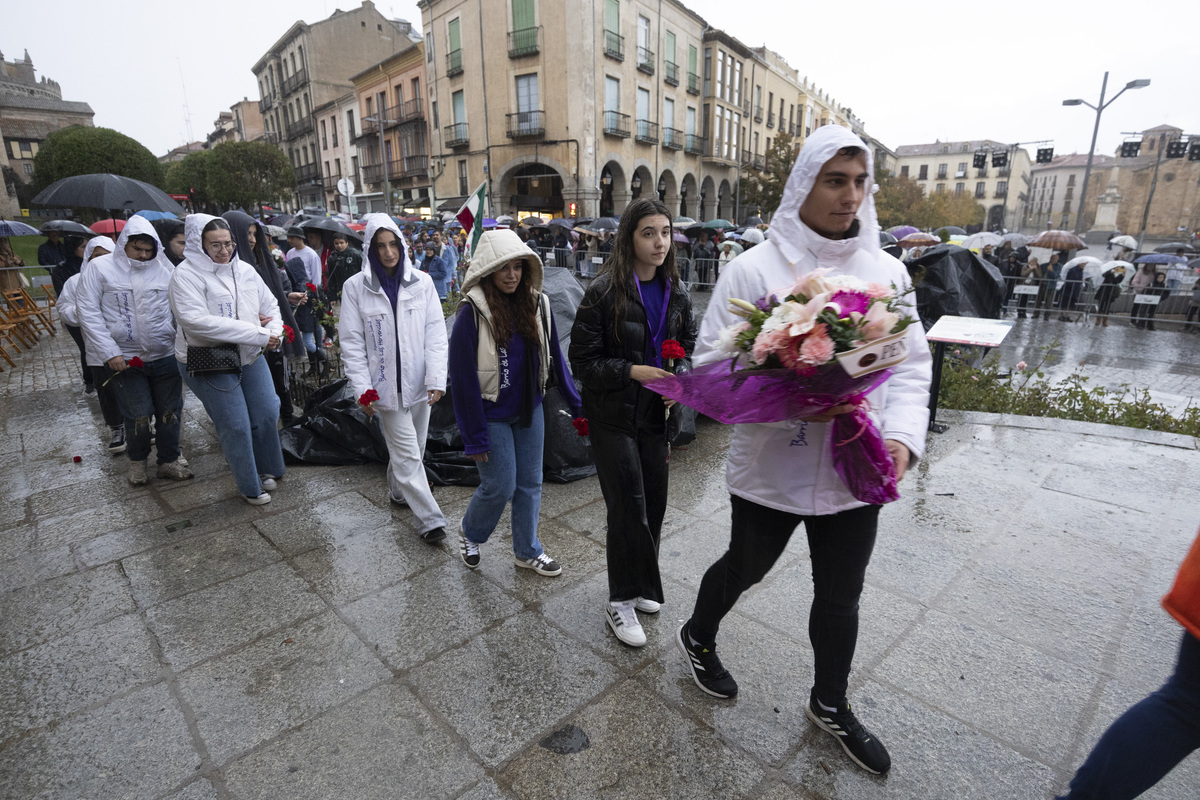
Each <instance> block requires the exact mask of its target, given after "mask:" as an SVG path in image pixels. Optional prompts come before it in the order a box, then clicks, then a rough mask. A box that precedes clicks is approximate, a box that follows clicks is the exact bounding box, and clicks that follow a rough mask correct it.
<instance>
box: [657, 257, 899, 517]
mask: <svg viewBox="0 0 1200 800" xmlns="http://www.w3.org/2000/svg"><path fill="white" fill-rule="evenodd" d="M905 293H906V292H898V291H897V290H896V287H895V286H883V285H881V284H876V283H867V282H865V281H862V280H860V279H858V278H855V277H853V276H849V275H837V274H831V271H830V270H828V269H817V270H813V271H812V272H809V273H808V274H806V275H804V276H803V277H801V278H800V279H799V280H798V281H797V282H796V283H795V284H794V285H793V286H791V287H788V288H786V289H780V290H777V291H775V292H773V293H771V294H769V295H766V296H763V297H760V298H758V300H757V301H755V302H753V303H752V302H749V301H747V300H742V299H738V298H733V299H731V300H730V301H729V304H730V311H732V312H733V313H734V314H736V315H737V316H739V317H741V318H742V321H740V322H738V323H735V324H733V325H731V326H729V327H727V328H725V329H724V330H723V331H721V333H720V335H719V337H718V340H717V348H718V349H719V350H720V351H721V352H723V353H725V354H727V355H729V356H730V357H731V358H730V359H729V360H727V361H721V362H717V363H715V364H707V365H705V366H702V367H699V368H697V369H695V370H693V371H692V372H689V373H686V374H684V375H675V376H672V377H670V378H660V379H658V380H655V381H650V382H649V383H647V384H646V385H647V386H648V387H649V388H650V389H652V390H654V391H656V392H658V393H659V394H661V395H663V396H665V397H670V398H672V399H674V400H678V401H679V402H680V403H683V404H684V405H687V406H690V407H692V408H694V409H696V410H697V411H699V412H701V413H702V414H705V415H707V416H709V417H712V418H713V419H716V420H718V421H719V422H724V423H745V422H780V421H783V420H790V419H800V418H804V417H812V416H817V415H820V414H823V413H825V412H827V411H829V410H830V409H831V408H833V407H835V406H839V405H843V404H852V405H855V406H857V408H855V410H854V411H853V412H852V413H848V414H840V415H838V416H836V417H834V418H833V422H832V436H831V442H832V447H833V463H834V468H835V469H836V470H837V473H838V475H839V476H841V478H842V480H843V481H844V482H845V483H846V486H847V487H848V488H849V489H850V491H851V493H852V494H853V495H854V496H855V497H856V498H858V499H859V500H862V501H864V502H868V503H885V502H889V501H891V500H895V499H896V498H897V497H899V494H898V492H897V491H896V475H895V466H894V464H893V462H892V458H891V454H890V453H888V450H887V447H886V446H885V444H884V442H883V438H882V437H881V436H880V434H879V431H878V430H877V429H876V428H875V425H874V424H873V423H872V422H871V419H870V417H869V416H868V415H867V413H866V410H865V409H864V408H863V405H864V404H865V402H866V396H867V395H868V394H869V393H870V392H871V391H873V390H874V389H875V388H876V387H877V386H879V385H880V384H881V383H883V382H884V381H885V380H887V378H888V376H889V375H891V371H890V369H889V367H893V366H895V365H896V364H899V363H900V362H902V361H903V360H904V359H905V358H906V357H907V355H908V351H907V344H906V342H905V334H904V331H905V329H906V328H907V327H908V326H909V325H911V324H912V323H913V322H915V321H916V320H915V319H913V318H911V317H909V316H907V315H905V314H903V313H902V308H903V307H904V306H906V305H909V303H907V302H906V301H904V300H903V295H904V294H905ZM781 298H782V299H781Z"/></svg>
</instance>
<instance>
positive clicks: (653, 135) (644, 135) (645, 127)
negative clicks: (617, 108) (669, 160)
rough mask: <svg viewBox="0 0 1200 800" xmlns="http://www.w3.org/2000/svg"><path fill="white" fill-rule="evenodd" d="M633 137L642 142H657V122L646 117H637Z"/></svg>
mask: <svg viewBox="0 0 1200 800" xmlns="http://www.w3.org/2000/svg"><path fill="white" fill-rule="evenodd" d="M635 138H636V139H637V140H638V141H639V142H642V143H644V144H658V123H657V122H651V121H650V120H648V119H639V120H638V121H637V136H636V137H635Z"/></svg>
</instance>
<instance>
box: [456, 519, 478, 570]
mask: <svg viewBox="0 0 1200 800" xmlns="http://www.w3.org/2000/svg"><path fill="white" fill-rule="evenodd" d="M458 555H459V557H460V558H462V561H463V563H464V564H466V565H467V568H468V569H478V568H479V545H477V544H475V543H474V542H472V541H471V540H470V539H468V538H467V534H466V533H464V532H463V529H462V526H461V525H460V526H459V528H458Z"/></svg>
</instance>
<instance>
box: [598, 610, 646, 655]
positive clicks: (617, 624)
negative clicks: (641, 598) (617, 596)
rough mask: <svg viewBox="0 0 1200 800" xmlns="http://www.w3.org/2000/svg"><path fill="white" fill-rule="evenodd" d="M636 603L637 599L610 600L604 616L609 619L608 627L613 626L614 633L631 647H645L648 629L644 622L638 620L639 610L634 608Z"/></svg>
mask: <svg viewBox="0 0 1200 800" xmlns="http://www.w3.org/2000/svg"><path fill="white" fill-rule="evenodd" d="M636 603H637V601H636V600H620V601H617V602H610V603H609V604H608V605H607V606H606V607H605V609H604V612H605V613H604V618H605V619H606V620H608V627H610V628H612V631H613V633H615V634H616V635H617V638H618V639H620V640H621V641H622V642H624V643H625V644H627V645H629V646H630V647H644V646H645V644H646V631H645V630H644V629H643V628H642V623H640V622H638V617H637V611H636V610H634V605H635V604H636Z"/></svg>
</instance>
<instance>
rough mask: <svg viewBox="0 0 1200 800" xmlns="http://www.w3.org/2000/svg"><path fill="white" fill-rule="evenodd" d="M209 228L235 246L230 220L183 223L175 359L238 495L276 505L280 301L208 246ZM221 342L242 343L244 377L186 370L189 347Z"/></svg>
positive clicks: (199, 217)
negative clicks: (271, 352)
mask: <svg viewBox="0 0 1200 800" xmlns="http://www.w3.org/2000/svg"><path fill="white" fill-rule="evenodd" d="M206 227H211V228H212V229H213V230H211V231H210V234H216V235H221V234H223V235H224V237H227V238H228V240H229V241H230V242H232V241H233V234H232V232H231V231H230V228H229V223H228V222H226V221H225V220H223V219H221V218H220V217H213V216H210V215H208V214H190V215H188V217H187V219H186V220H185V221H184V235H185V237H186V239H185V244H184V247H183V261H181V262H180V263H179V266H177V267H176V268H175V274H174V275H173V276H172V278H171V291H170V299H171V310H172V311H173V312H174V313H175V321H176V323H177V325H178V332H177V333H176V336H175V358H176V360H177V362H178V368H179V372H180V374H181V375H183V379H184V381H185V382H186V383H187V385H188V388H190V389H191V390H192V392H193V393H194V394H195V395H196V396H197V397H199V398H200V402H202V403H203V404H204V410H205V411H207V412H208V416H209V417H211V418H212V421H213V425H214V426H215V427H216V429H217V437H218V438H219V439H220V440H221V450H222V451H223V452H224V454H225V461H226V462H227V463H228V464H229V469H230V471H232V472H233V477H234V479H235V480H236V481H237V485H238V491H239V492H241V493H242V495H243V496H244V497H245V498H246V499H247V500H248V501H249V502H251V503H253V504H255V505H261V504H263V503H267V502H270V500H271V495H270V494H268V493H267V492H268V491H270V490H271V489H274V488H275V479H276V478H280V477H283V474H284V472H286V469H285V468H284V465H283V449H282V448H281V447H280V445H279V432H278V429H277V427H276V423H277V422H278V420H279V398H278V396H276V394H275V386H274V384H273V383H272V381H271V373H270V370H269V369H268V368H267V363H266V360H265V359H264V358H263V357H262V354H263V351H264V349H266V348H272V349H274V348H276V347H278V346H279V345H280V343H281V341H282V338H283V322H282V321H281V319H280V315H279V305H278V303H276V301H275V296H274V295H273V294H272V293H271V290H270V289H268V288H267V285H266V284H265V283H263V281H262V278H260V277H259V275H258V272H257V271H255V269H254V267H252V266H250V265H249V264H247V263H246V262H245V261H243V260H242V259H241V258H239V257H238V253H237V251H236V250H233V251H232V252H231V251H228V250H225V251H217V252H215V253H214V252H213V251H210V250H207V249H206V248H205V246H204V244H205V239H204V237H205V236H206V235H209V234H206V233H205V228H206ZM225 253H229V255H228V256H226V255H225ZM214 255H215V256H216V260H214V257H213V256H214ZM223 259H224V260H223ZM221 344H236V345H237V346H238V355H239V357H240V360H241V371H240V373H223V374H211V373H200V374H196V375H192V374H190V373H189V372H188V345H193V346H197V345H198V346H212V345H221Z"/></svg>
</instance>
